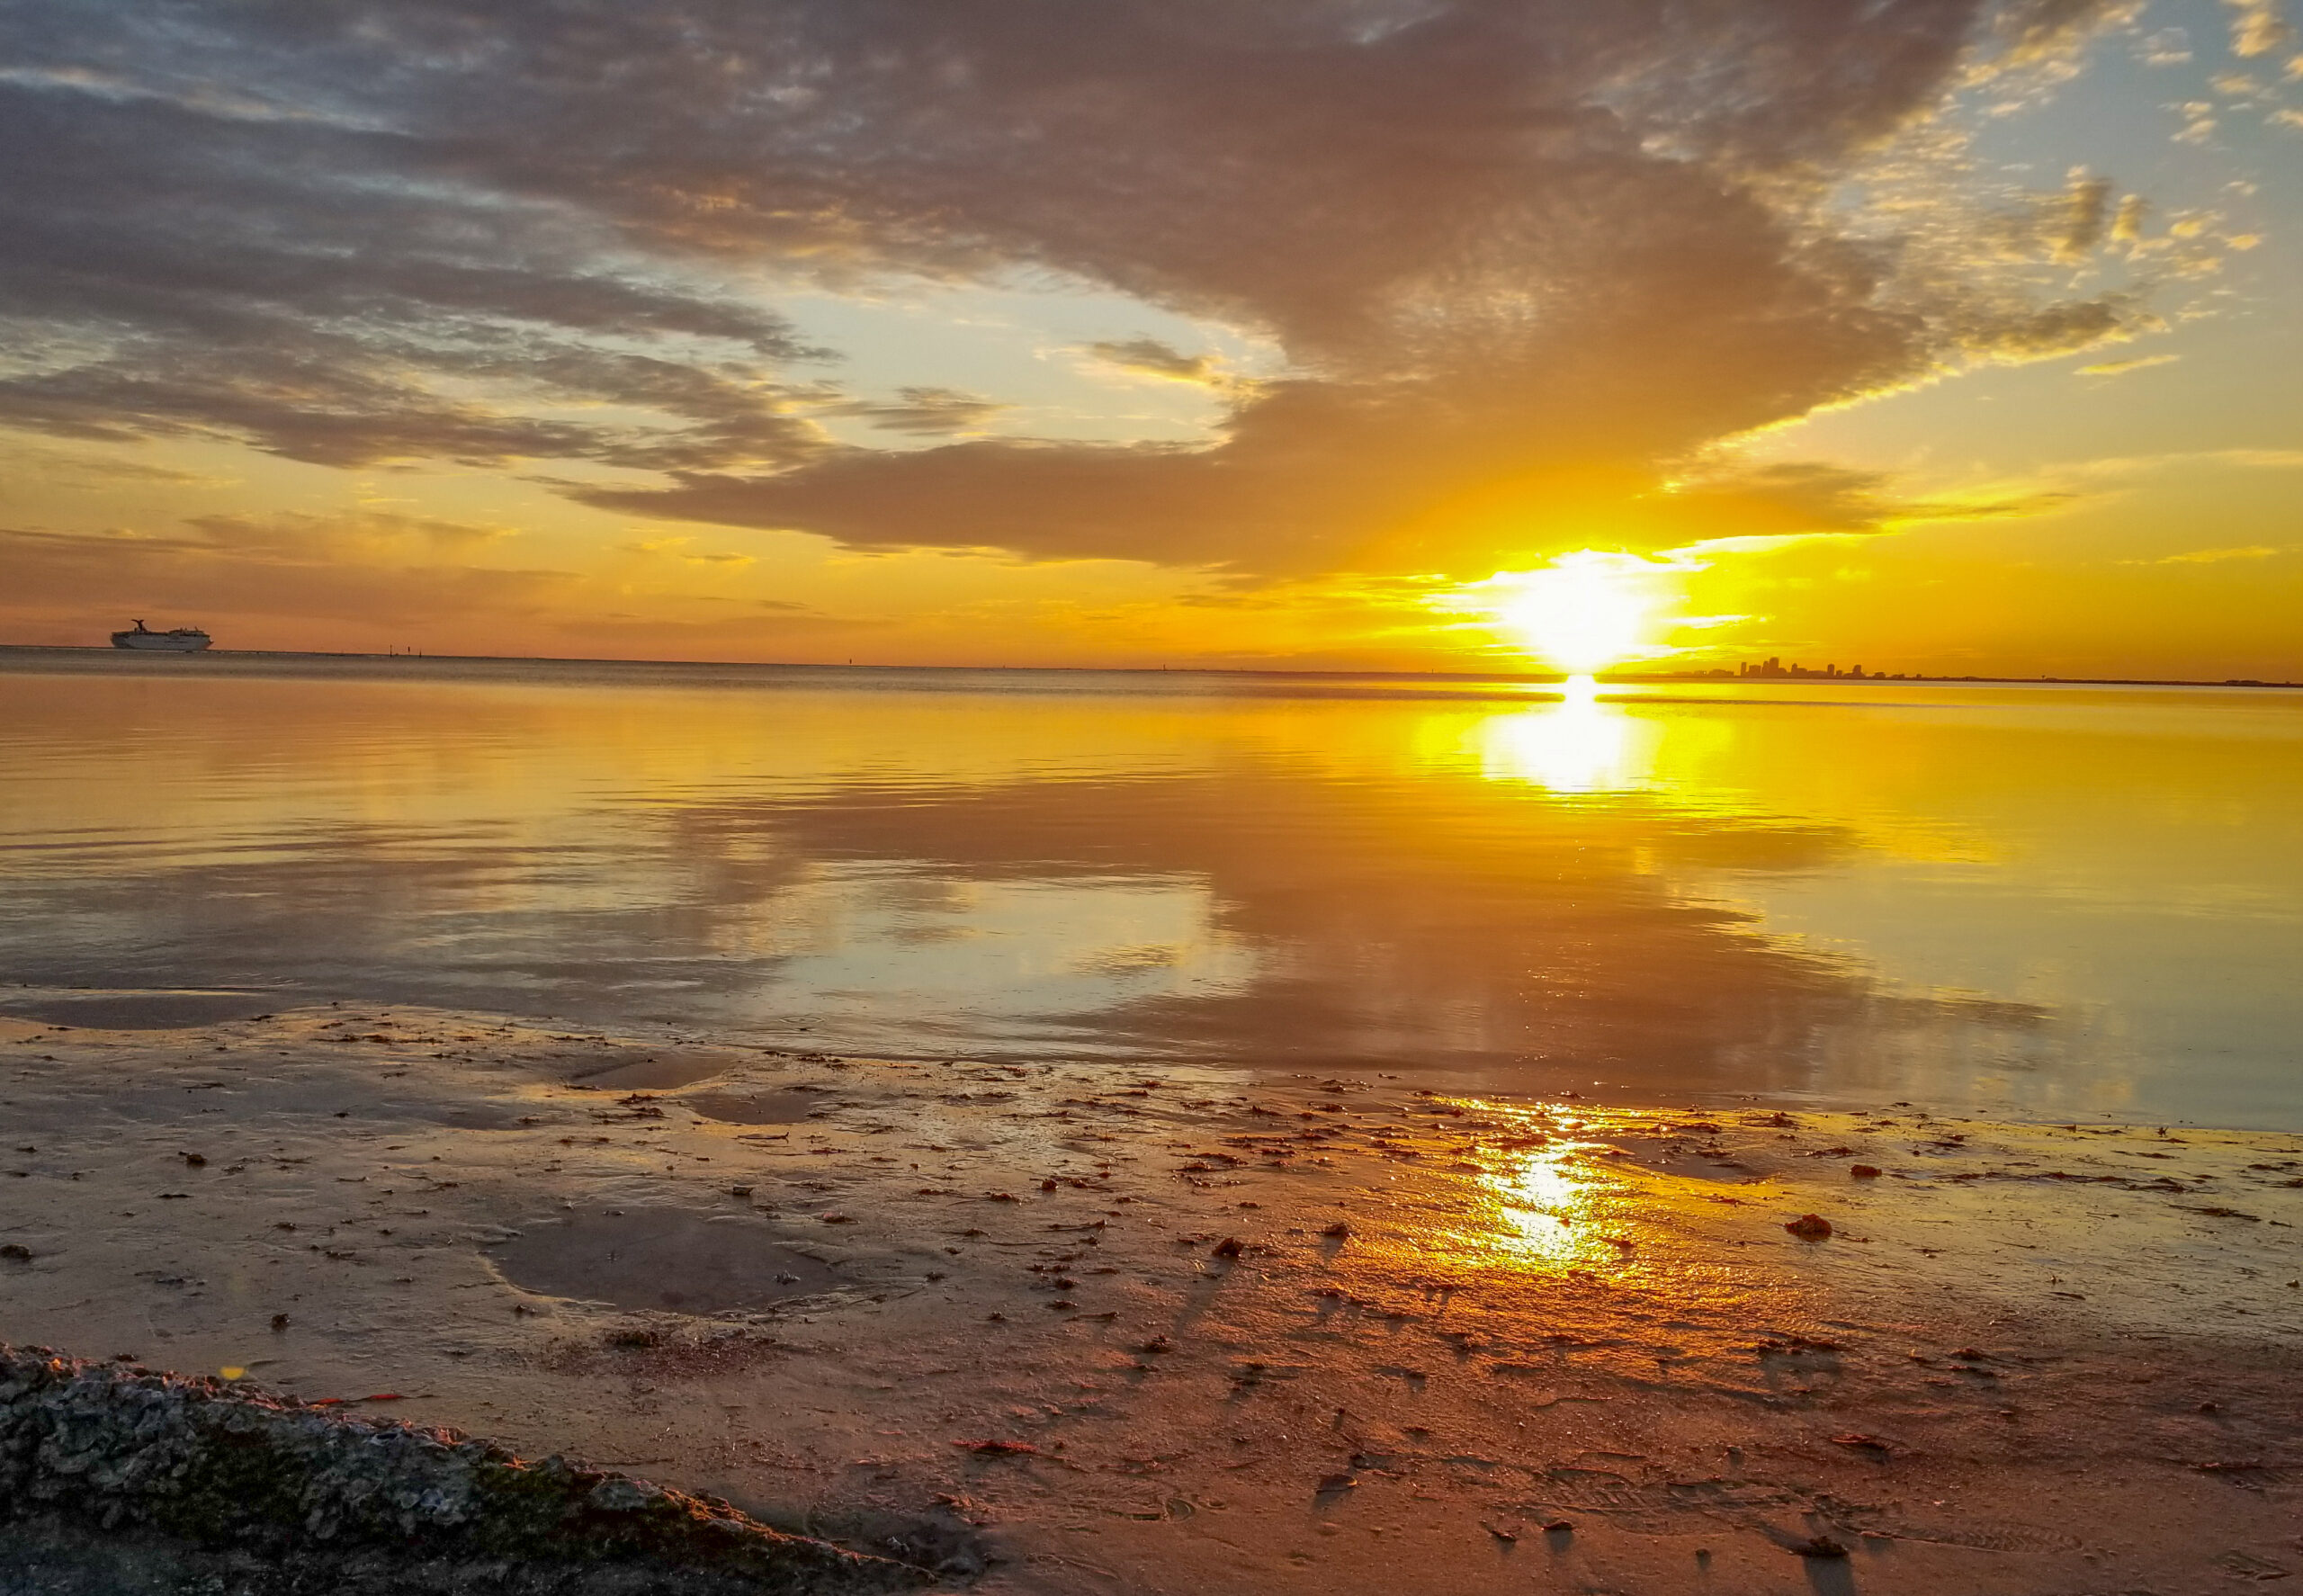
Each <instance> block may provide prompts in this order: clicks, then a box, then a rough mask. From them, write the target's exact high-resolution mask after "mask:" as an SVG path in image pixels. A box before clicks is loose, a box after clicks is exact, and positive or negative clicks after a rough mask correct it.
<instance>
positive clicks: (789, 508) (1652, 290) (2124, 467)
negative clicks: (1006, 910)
mask: <svg viewBox="0 0 2303 1596" xmlns="http://www.w3.org/2000/svg"><path fill="white" fill-rule="evenodd" d="M0 38H4V39H5V40H7V41H8V42H7V44H6V46H5V49H4V53H0V238H4V239H5V241H6V242H5V245H4V247H0V641H6V642H16V643H101V642H102V641H103V634H104V633H105V632H109V631H110V630H112V628H114V627H117V626H121V625H124V624H126V623H127V622H128V621H129V620H130V618H133V617H143V618H147V619H148V620H149V621H150V623H152V624H153V625H155V626H168V625H176V624H187V623H198V624H201V625H203V626H205V627H206V628H207V629H208V630H209V631H210V632H211V633H212V634H214V636H215V637H216V639H217V642H218V645H219V646H220V647H224V648H236V649H238V648H244V649H296V650H343V651H368V650H375V651H381V650H385V649H387V648H398V649H417V650H424V651H426V652H429V653H435V654H456V653H478V654H516V655H546V656H566V657H581V658H650V659H725V660H790V661H820V662H830V663H840V662H845V661H848V660H856V661H857V662H859V663H863V662H869V663H877V664H967V665H1075V666H1098V665H1108V666H1125V667H1150V666H1170V667H1179V668H1181V667H1191V666H1220V667H1273V668H1322V669H1351V668H1381V669H1441V670H1490V669H1502V670H1542V669H1548V668H1562V669H1571V670H1586V669H1593V668H1607V667H1616V668H1661V669H1679V668H1693V669H1704V668H1716V667H1719V666H1722V665H1732V664H1734V662H1735V661H1738V660H1743V659H1761V658H1766V657H1769V656H1776V657H1780V658H1783V659H1796V660H1799V661H1801V662H1803V663H1809V664H1817V665H1820V664H1822V663H1824V662H1825V661H1833V662H1837V663H1839V664H1841V665H1842V666H1844V665H1849V664H1860V665H1862V666H1864V667H1865V668H1867V669H1870V670H1875V671H1909V672H1928V673H1940V674H1985V675H2012V676H2031V675H2055V676H2065V677H2083V676H2109V677H2131V676H2144V677H2196V678H2205V679H2210V680H2221V679H2226V678H2231V677H2261V678H2273V679H2293V678H2297V677H2303V626H2299V625H2298V624H2297V623H2296V617H2297V616H2298V615H2303V311H2299V309H2298V306H2299V304H2303V253H2299V235H2303V32H2299V31H2298V30H2297V29H2296V28H2295V27H2294V26H2292V25H2291V24H2290V19H2289V18H2288V17H2287V16H2285V15H2284V14H2282V12H2281V0H1610V3H1609V4H1605V5H1594V4H1589V3H1588V0H1255V3H1254V4H1240V3H1239V0H1097V3H1096V4H1080V0H651V3H650V4H646V5H637V6H635V5H619V4H608V3H606V0H489V3H488V4H485V5H482V4H476V3H473V0H390V3H389V4H387V3H383V0H373V3H363V0H108V3H107V4H103V5H90V4H75V3H72V0H0Z"/></svg>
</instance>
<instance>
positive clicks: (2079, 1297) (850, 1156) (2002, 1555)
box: [0, 1008, 2303, 1596]
mask: <svg viewBox="0 0 2303 1596" xmlns="http://www.w3.org/2000/svg"><path fill="white" fill-rule="evenodd" d="M76 1018H83V1019H85V1018H102V1017H101V1016H97V1015H92V1014H91V1013H89V1012H88V1011H85V1010H84V1011H83V1012H82V1013H81V1014H80V1015H78V1016H77V1017H76ZM113 1018H121V1017H113ZM138 1018H139V1019H140V1020H141V1021H142V1022H143V1023H146V1024H148V1023H149V1021H150V1020H151V1019H152V1018H155V1017H154V1016H141V1017H138ZM157 1018H182V1017H177V1016H158V1017H157ZM1926 1110H1927V1105H1925V1104H1913V1105H1904V1106H1897V1107H1892V1108H1888V1109H1886V1110H1885V1111H1884V1113H1883V1114H1881V1115H1847V1114H1831V1115H1825V1114H1814V1113H1788V1114H1787V1113H1779V1112H1778V1111H1776V1110H1774V1109H1772V1108H1770V1107H1764V1106H1738V1105H1724V1106H1723V1105H1720V1104H1716V1103H1715V1104H1708V1105H1685V1106H1676V1107H1648V1108H1631V1107H1603V1106H1599V1105H1595V1104H1590V1103H1585V1102H1582V1101H1581V1100H1553V1101H1544V1102H1538V1101H1533V1100H1529V1101H1515V1100H1509V1099H1501V1098H1474V1097H1466V1096H1459V1095H1450V1094H1445V1093H1437V1092H1436V1089H1435V1087H1434V1083H1433V1082H1431V1081H1430V1080H1429V1079H1428V1078H1417V1077H1408V1076H1402V1077H1400V1078H1396V1079H1394V1078H1392V1077H1389V1076H1385V1075H1383V1074H1380V1073H1367V1074H1362V1075H1358V1076H1355V1077H1351V1078H1339V1079H1326V1078H1322V1077H1317V1076H1300V1077H1275V1076H1271V1075H1265V1074H1258V1073H1256V1072H1253V1071H1215V1070H1177V1069H1168V1070H1163V1071H1159V1072H1157V1073H1155V1074H1144V1075H1134V1074H1129V1073H1127V1072H1126V1071H1113V1070H1112V1069H1110V1068H1108V1067H1103V1066H1098V1068H1095V1069H1087V1068H1070V1067H1065V1066H1061V1065H1054V1066H1049V1065H1031V1066H1026V1065H970V1064H921V1063H901V1062H889V1061H881V1062H874V1061H868V1060H860V1059H844V1058H842V1059H835V1058H829V1057H825V1056H822V1055H816V1054H793V1053H778V1052H774V1051H769V1050H765V1049H759V1048H753V1047H735V1046H727V1045H718V1044H715V1043H714V1042H713V1040H712V1039H711V1038H709V1037H698V1036H668V1035H659V1036H639V1035H630V1036H610V1035H603V1034H599V1033H596V1032H590V1031H587V1032H583V1033H576V1032H561V1033H552V1032H548V1031H540V1030H537V1029H535V1028H533V1027H527V1026H523V1025H518V1024H515V1023H513V1022H510V1021H506V1020H504V1019H500V1018H493V1017H488V1016H481V1015H469V1014H450V1013H441V1012H436V1011H429V1010H417V1009H393V1010H390V1011H381V1010H376V1009H357V1010H354V1009H336V1008H322V1009H304V1010H300V1011H296V1012H292V1013H287V1014H282V1015H279V1016H273V1017H267V1018H261V1019H254V1018H250V1019H225V1020H211V1021H207V1022H205V1023H202V1024H200V1025H198V1026H196V1027H189V1028H177V1029H158V1028H144V1029H138V1030H132V1031H131V1030H120V1029H91V1028H82V1027H78V1026H74V1027H73V1028H69V1029H58V1028H57V1027H55V1026H53V1025H51V1024H49V1023H47V1022H45V1021H42V1020H38V1019H31V1018H5V1019H0V1123H4V1125H5V1127H6V1134H5V1136H4V1139H0V1249H4V1250H5V1251H0V1340H9V1341H13V1342H17V1343H42V1344H48V1345H52V1346H55V1347H58V1348H60V1349H66V1350H68V1351H70V1352H73V1353H76V1354H78V1355H81V1356H85V1357H95V1358H109V1357H114V1356H120V1357H124V1358H130V1359H133V1360H138V1361H141V1362H143V1363H146V1364H148V1365H150V1366H153V1367H168V1368H174V1369H179V1370H184V1371H187V1372H193V1373H207V1374H219V1373H223V1374H227V1375H229V1376H230V1377H234V1378H243V1377H244V1378H246V1380H247V1381H249V1382H250V1383H252V1384H260V1385H264V1386H266V1387H269V1388H272V1389H276V1390H280V1391H284V1392H289V1393H292V1394H296V1395H299V1396H301V1397H303V1398H306V1399H308V1400H311V1399H327V1398H342V1399H345V1402H346V1404H347V1405H354V1406H357V1407H359V1408H361V1409H362V1410H363V1411H365V1412H374V1413H376V1414H378V1415H379V1416H381V1415H384V1414H389V1415H390V1416H394V1417H401V1418H406V1419H409V1420H412V1421H420V1422H423V1423H427V1424H444V1425H453V1426H455V1427H457V1428H459V1429H461V1430H468V1431H470V1432H471V1433H474V1434H477V1435H483V1436H486V1437H488V1438H490V1439H494V1440H497V1441H500V1442H502V1443H504V1444H505V1445H506V1446H509V1447H511V1448H514V1449H515V1450H516V1451H519V1452H521V1453H523V1454H525V1455H529V1456H541V1455H542V1454H546V1453H553V1452H563V1453H567V1454H569V1455H572V1456H578V1457H585V1458H587V1459H590V1460H592V1461H595V1462H597V1463H600V1464H602V1465H605V1466H611V1467H615V1468H620V1469H623V1470H625V1471H627V1472H630V1473H632V1474H635V1475H641V1476H644V1477H647V1478H650V1479H653V1480H657V1481H659V1482H660V1483H662V1484H667V1485H669V1486H675V1487H677V1488H680V1489H683V1490H687V1491H692V1492H699V1493H711V1494H712V1495H715V1496H720V1497H724V1498H727V1499H728V1500H730V1501H731V1502H735V1503H736V1504H738V1505H739V1506H740V1507H742V1508H744V1509H745V1510H747V1511H751V1512H753V1513H754V1514H755V1516H757V1517H759V1518H761V1519H762V1520H765V1521H766V1522H769V1523H775V1524H788V1525H794V1526H800V1527H805V1526H806V1525H807V1524H809V1523H811V1522H815V1523H820V1524H826V1525H830V1524H837V1523H838V1522H841V1521H853V1520H856V1519H857V1516H858V1515H869V1514H872V1513H875V1512H876V1513H887V1514H897V1515H907V1516H910V1517H913V1518H924V1517H936V1516H940V1517H942V1518H943V1519H945V1520H954V1521H957V1520H964V1521H966V1522H967V1523H969V1524H972V1525H978V1526H981V1527H982V1528H983V1529H984V1531H985V1533H986V1534H987V1536H988V1537H989V1538H990V1545H991V1546H992V1547H993V1548H994V1550H995V1553H996V1556H997V1558H998V1561H996V1562H995V1564H994V1565H993V1566H992V1568H991V1570H990V1573H989V1574H987V1575H986V1576H985V1577H984V1580H983V1581H982V1587H983V1588H984V1589H987V1590H991V1591H1009V1590H1012V1591H1018V1592H1026V1591H1028V1592H1042V1591H1044V1592H1107V1591H1109V1592H1120V1591H1129V1592H1162V1591H1173V1592H1187V1591H1189V1592H1227V1591H1241V1592H1246V1591H1251V1590H1252V1591H1259V1592H1261V1591H1295V1590H1300V1591H1304V1592H1312V1591H1323V1592H1325V1591H1333V1590H1337V1589H1378V1588H1380V1589H1384V1590H1387V1591H1398V1592H1424V1591H1430V1592H1442V1591H1444V1592H1484V1591H1499V1592H1501V1591H1507V1590H1508V1591H1523V1590H1527V1589H1529V1588H1533V1589H1537V1590H1557V1591H1577V1592H1642V1593H1650V1592H1681V1591H1684V1592H1736V1593H1738V1596H1742V1593H1747V1592H1748V1593H1753V1596H1758V1593H1762V1592H1811V1591H1826V1592H1829V1591H1877V1592H1928V1593H1930V1596H1940V1593H1941V1592H2039V1593H2042V1596H2048V1593H2056V1596H2083V1593H2089V1592H2094V1593H2108V1592H2146V1591H2147V1592H2168V1593H2172V1592H2188V1591H2194V1590H2197V1591H2209V1590H2220V1589H2226V1588H2228V1587H2229V1586H2230V1585H2231V1584H2232V1583H2234V1582H2235V1581H2239V1582H2245V1581H2250V1580H2257V1579H2272V1578H2276V1577H2278V1576H2279V1575H2280V1574H2283V1573H2286V1572H2290V1571H2293V1570H2297V1569H2303V1542H2299V1540H2298V1538H2297V1536H2298V1525H2299V1522H2303V1511H2299V1509H2303V1439H2299V1430H2298V1421H2299V1418H2303V1370H2299V1367H2298V1363H2297V1359H2296V1358H2295V1356H2294V1354H2295V1350H2296V1349H2297V1347H2298V1346H2299V1344H2303V1284H2298V1282H2299V1281H2303V1251H2299V1249H2298V1244H2297V1238H2298V1234H2299V1233H2298V1231H2297V1229H2296V1228H2295V1227H2296V1226H2297V1225H2299V1224H2303V1136H2291V1135H2278V1134H2255V1133H2225V1132H2201V1131H2196V1130H2188V1129H2186V1130H2179V1131H2176V1132H2174V1133H2173V1134H2159V1133H2158V1132H2157V1131H2156V1130H2155V1127H2150V1126H2139V1127H2138V1126H2116V1125H2075V1126H2012V1125H1988V1124H1982V1123H1976V1122H1970V1121H1966V1120H1955V1119H1947V1118H1942V1117H1939V1116H1932V1115H1931V1114H1929V1113H1928V1112H1927V1111H1926ZM1857 1166H1863V1167H1865V1168H1868V1169H1876V1170H1877V1171H1879V1172H1878V1173H1877V1175H1862V1174H1859V1173H1857V1172H1856V1169H1857ZM1811 1214H1812V1215H1819V1216H1821V1217H1822V1218H1823V1219H1824V1220H1826V1221H1827V1222H1828V1223H1829V1224H1830V1225H1831V1226H1832V1233H1831V1234H1830V1235H1829V1236H1828V1237H1820V1238H1807V1237H1803V1236H1801V1235H1797V1234H1795V1233H1791V1232H1790V1231H1788V1230H1787V1229H1786V1226H1787V1225H1788V1224H1795V1223H1797V1222H1798V1221H1799V1220H1801V1218H1802V1216H1803V1215H1811Z"/></svg>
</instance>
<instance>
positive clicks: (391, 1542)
mask: <svg viewBox="0 0 2303 1596" xmlns="http://www.w3.org/2000/svg"><path fill="white" fill-rule="evenodd" d="M938 1541H941V1542H943V1543H944V1544H943V1545H941V1546H937V1545H936V1544H935V1543H936V1542H938ZM892 1549H895V1550H897V1551H898V1553H899V1555H898V1556H875V1555H872V1554H868V1553H863V1552H857V1551H854V1550H850V1549H847V1548H846V1547H838V1546H834V1545H832V1544H830V1543H829V1542H827V1541H823V1540H817V1539H811V1538H807V1537H804V1536H799V1535H793V1534H787V1533H784V1532H783V1531H780V1530H777V1529H771V1528H769V1527H768V1526H766V1525H765V1524H762V1523H759V1522H757V1520H753V1519H750V1518H748V1517H746V1516H745V1515H744V1514H743V1513H741V1512H739V1511H737V1510H736V1509H735V1508H733V1507H732V1506H730V1505H729V1504H728V1503H727V1502H721V1501H719V1500H717V1499H715V1498H711V1497H699V1496H690V1495H686V1494H684V1493H680V1492H677V1491H668V1490H664V1489H661V1488H659V1487H658V1486H655V1485H651V1484H647V1483H645V1482H643V1481H640V1480H635V1479H632V1478H631V1477H630V1476H628V1475H620V1474H615V1473H611V1472H607V1471H604V1470H597V1469H590V1468H586V1467H583V1466H580V1465H577V1464H573V1463H570V1462H569V1461H567V1460H566V1459H564V1458H560V1457H548V1458H545V1459H543V1460H542V1461H541V1462H533V1463H531V1462H528V1461H525V1460H524V1459H522V1458H519V1457H515V1456H514V1455H513V1454H511V1453H510V1452H507V1451H506V1450H505V1449H504V1448H501V1447H497V1446H495V1445H493V1444H491V1443H489V1442H487V1441H482V1440H476V1439H470V1438H469V1437H466V1436H463V1435H461V1434H459V1433H457V1432H456V1431H454V1430H430V1429H424V1428H420V1427H417V1426H414V1425H408V1424H400V1423H395V1422H391V1421H378V1420H369V1419H361V1418H354V1417H351V1416H349V1415H345V1414H343V1413H341V1412H334V1411H330V1410H327V1409H319V1408H314V1407H309V1406H306V1405H304V1404H302V1403H298V1402H296V1401H294V1400H293V1399H292V1398H281V1397H275V1396H271V1395H267V1394H261V1393H257V1392H255V1391H253V1390H251V1389H249V1388H247V1387H245V1386H240V1385H226V1384H224V1383H222V1382H220V1381H216V1380H211V1379H204V1378H186V1377H184V1376H178V1375H170V1374H158V1373H153V1372H149V1371H146V1370H142V1369H139V1368H134V1367H121V1366H118V1365H113V1364H92V1363H86V1362H82V1361H80V1360H77V1359H75V1358H65V1357H61V1356H58V1355H57V1354H54V1353H52V1352H50V1351H49V1350H48V1349H45V1348H22V1349H20V1348H15V1347H10V1346H7V1345H5V1344H4V1343H0V1596H19V1593H22V1596H34V1593H37V1596H80V1593H81V1592H86V1593H88V1596H95V1593H96V1592H103V1593H104V1596H113V1593H115V1592H117V1593H121V1596H140V1593H143V1592H152V1593H155V1596H157V1593H159V1592H168V1593H170V1596H174V1593H175V1592H186V1593H189V1592H204V1593H212V1596H308V1593H309V1596H319V1593H320V1592H327V1593H328V1596H383V1593H385V1592H391V1593H392V1596H434V1593H435V1592H437V1593H441V1596H445V1593H447V1592H480V1591H487V1592H490V1593H491V1596H734V1593H735V1592H748V1593H753V1596H766V1593H772V1592H791V1593H793V1596H798V1593H799V1592H808V1593H809V1596H849V1593H856V1596H863V1593H866V1592H870V1593H878V1592H892V1591H899V1590H907V1589H914V1588H917V1587H919V1586H923V1585H927V1584H931V1583H936V1580H937V1579H938V1578H939V1577H942V1576H948V1575H954V1574H957V1575H965V1574H972V1573H973V1572H975V1571H976V1570H977V1569H979V1568H980V1567H981V1557H980V1556H977V1555H975V1554H974V1553H973V1552H972V1549H970V1548H968V1547H962V1546H957V1545H955V1544H954V1543H953V1538H951V1537H950V1536H948V1535H942V1536H938V1535H934V1534H923V1535H922V1536H921V1537H919V1545H918V1547H916V1548H915V1547H897V1548H892ZM903 1552H910V1554H911V1557H912V1559H914V1560H905V1559H904V1558H903V1557H902V1556H901V1553H903ZM929 1562H934V1563H936V1565H937V1566H934V1567H929V1566H922V1564H925V1563H929Z"/></svg>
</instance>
